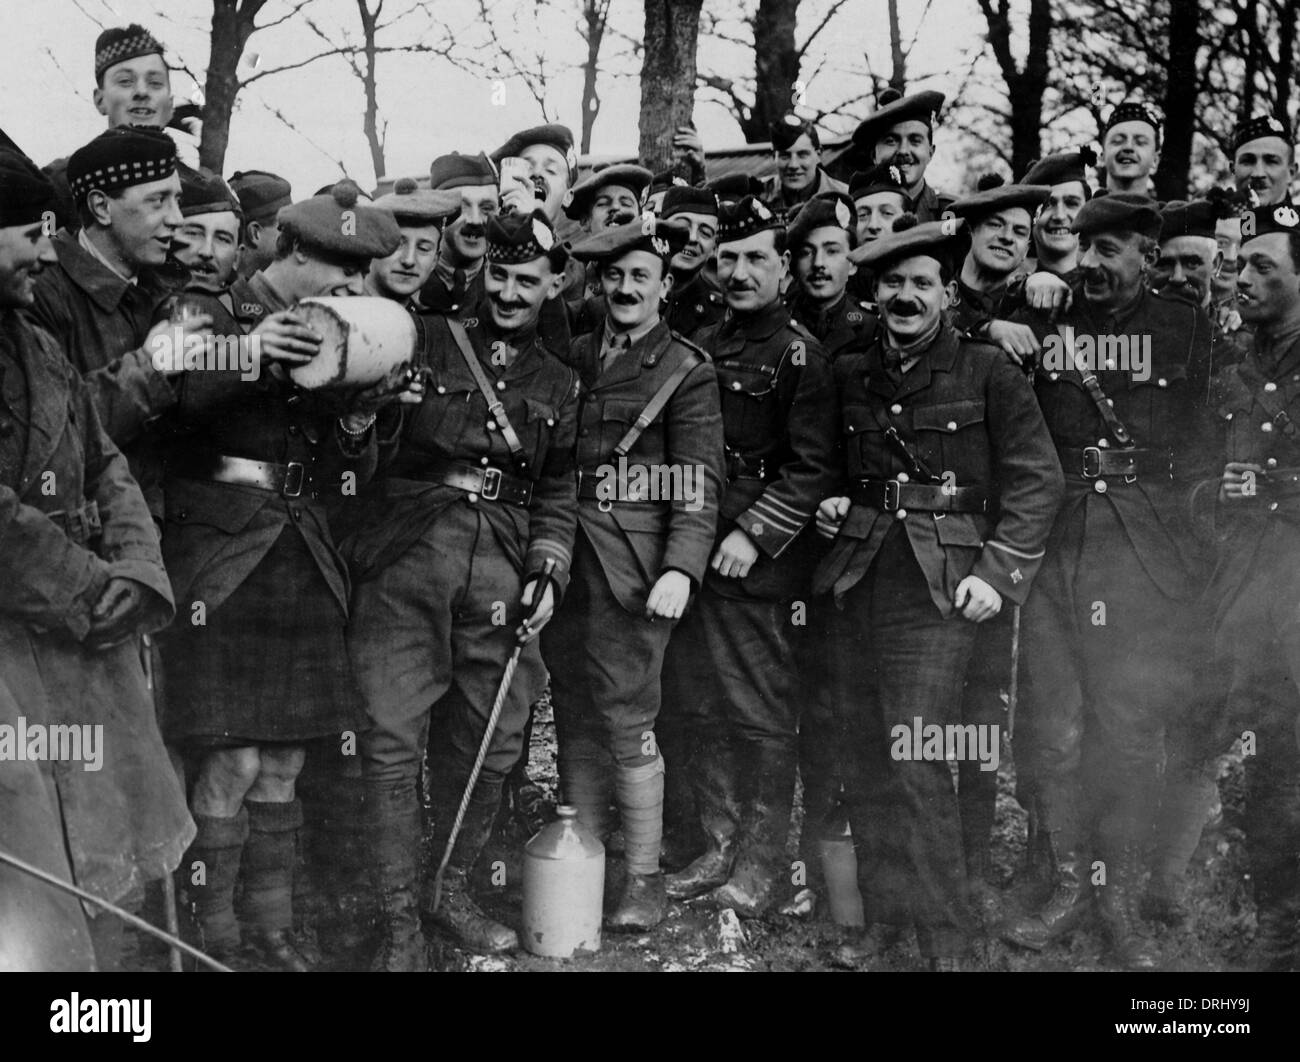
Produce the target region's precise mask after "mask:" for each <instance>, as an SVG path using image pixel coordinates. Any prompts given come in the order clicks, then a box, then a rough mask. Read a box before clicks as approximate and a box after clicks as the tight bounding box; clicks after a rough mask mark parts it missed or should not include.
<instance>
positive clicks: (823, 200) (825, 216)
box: [789, 192, 858, 247]
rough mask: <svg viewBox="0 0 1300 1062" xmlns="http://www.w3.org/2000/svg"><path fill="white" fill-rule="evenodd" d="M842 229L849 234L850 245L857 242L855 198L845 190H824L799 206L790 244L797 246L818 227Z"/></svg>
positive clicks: (791, 224)
mask: <svg viewBox="0 0 1300 1062" xmlns="http://www.w3.org/2000/svg"><path fill="white" fill-rule="evenodd" d="M825 228H832V229H840V230H841V231H843V232H846V233H848V235H849V246H850V247H853V246H855V245H856V244H857V231H858V230H857V225H856V224H855V215H854V212H853V200H852V199H850V198H849V197H848V196H847V195H845V194H844V193H843V192H822V193H821V194H820V195H815V196H813V197H812V198H811V199H809V200H808V202H806V203H804V205H803V206H802V207H800V208H799V213H797V214H796V215H795V216H794V220H793V221H791V222H790V230H789V232H790V237H789V244H790V246H792V247H793V246H795V245H796V244H798V243H799V242H800V241H801V240H803V239H805V238H806V237H807V236H808V235H809V233H811V232H813V231H814V230H816V229H825Z"/></svg>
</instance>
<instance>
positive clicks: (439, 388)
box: [438, 384, 447, 395]
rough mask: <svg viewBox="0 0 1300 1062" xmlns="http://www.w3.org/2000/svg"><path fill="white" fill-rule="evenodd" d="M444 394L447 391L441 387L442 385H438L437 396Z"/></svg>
mask: <svg viewBox="0 0 1300 1062" xmlns="http://www.w3.org/2000/svg"><path fill="white" fill-rule="evenodd" d="M446 393H447V389H446V388H445V387H443V386H442V384H439V385H438V394H440V395H445V394H446Z"/></svg>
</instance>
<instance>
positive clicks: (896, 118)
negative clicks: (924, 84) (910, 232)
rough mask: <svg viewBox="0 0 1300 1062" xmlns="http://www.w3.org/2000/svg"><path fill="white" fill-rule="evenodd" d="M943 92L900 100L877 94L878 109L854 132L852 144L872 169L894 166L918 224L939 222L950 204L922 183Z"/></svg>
mask: <svg viewBox="0 0 1300 1062" xmlns="http://www.w3.org/2000/svg"><path fill="white" fill-rule="evenodd" d="M943 100H944V96H943V93H942V92H918V93H915V94H914V95H911V96H903V95H902V94H901V93H899V92H897V91H896V90H894V89H886V90H885V91H884V92H882V93H881V94H880V99H879V106H878V107H877V108H876V110H875V111H874V112H873V113H872V114H869V115H867V117H866V118H865V119H864V120H863V121H862V122H861V123H859V125H858V127H857V129H855V130H854V131H853V143H854V145H855V146H856V147H857V148H858V149H859V150H861V151H863V152H865V153H867V154H868V155H869V157H870V158H871V162H872V165H873V166H879V165H884V164H890V163H892V164H893V165H895V166H897V167H898V169H899V171H900V172H901V174H902V177H903V184H904V187H905V189H906V191H907V197H908V199H909V200H911V207H910V209H911V211H912V212H913V213H914V214H916V217H917V220H919V221H938V220H939V219H940V218H941V217H942V216H943V212H944V211H945V210H947V209H948V207H949V206H950V205H951V204H952V197H951V196H946V195H940V194H939V193H938V192H936V191H935V190H934V189H933V188H932V187H930V185H929V183H928V182H927V181H926V179H925V171H926V167H928V166H929V165H930V160H931V159H932V158H933V157H934V121H935V117H936V116H937V115H938V113H939V110H940V109H941V108H942V107H943Z"/></svg>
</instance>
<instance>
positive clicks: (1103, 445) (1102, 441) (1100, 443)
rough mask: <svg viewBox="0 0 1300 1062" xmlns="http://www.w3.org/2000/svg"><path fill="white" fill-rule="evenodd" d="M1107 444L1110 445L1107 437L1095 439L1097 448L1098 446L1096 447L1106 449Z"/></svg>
mask: <svg viewBox="0 0 1300 1062" xmlns="http://www.w3.org/2000/svg"><path fill="white" fill-rule="evenodd" d="M1109 445H1110V440H1109V439H1098V440H1097V448H1098V449H1101V450H1104V449H1106V447H1108V446H1109Z"/></svg>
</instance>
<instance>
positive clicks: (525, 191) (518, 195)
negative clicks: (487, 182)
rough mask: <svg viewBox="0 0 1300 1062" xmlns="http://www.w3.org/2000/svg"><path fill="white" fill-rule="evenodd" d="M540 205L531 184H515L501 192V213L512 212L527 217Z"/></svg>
mask: <svg viewBox="0 0 1300 1062" xmlns="http://www.w3.org/2000/svg"><path fill="white" fill-rule="evenodd" d="M541 205H542V204H541V203H539V202H538V201H537V189H536V188H534V187H533V186H532V184H531V183H530V184H515V185H512V186H511V187H509V188H506V189H503V190H502V192H501V213H503V214H509V213H511V212H512V211H513V212H516V213H519V214H524V215H528V214H531V213H532V212H533V211H534V210H536V209H538V208H539V207H540V206H541Z"/></svg>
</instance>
